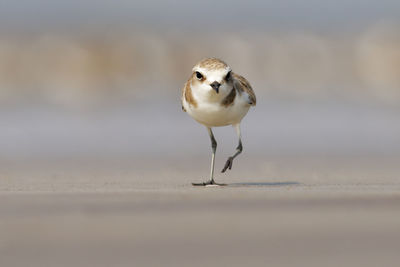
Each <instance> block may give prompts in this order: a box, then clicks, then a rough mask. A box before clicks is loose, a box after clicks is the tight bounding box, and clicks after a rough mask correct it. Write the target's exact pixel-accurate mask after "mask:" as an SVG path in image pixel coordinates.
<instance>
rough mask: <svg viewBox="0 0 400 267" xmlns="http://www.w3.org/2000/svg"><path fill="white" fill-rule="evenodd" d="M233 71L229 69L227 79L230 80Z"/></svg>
mask: <svg viewBox="0 0 400 267" xmlns="http://www.w3.org/2000/svg"><path fill="white" fill-rule="evenodd" d="M231 72H232V71H229V72H228V74H226V76H225V80H229V79H230V78H231Z"/></svg>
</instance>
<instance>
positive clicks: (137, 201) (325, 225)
mask: <svg viewBox="0 0 400 267" xmlns="http://www.w3.org/2000/svg"><path fill="white" fill-rule="evenodd" d="M49 162H52V161H51V160H48V161H46V162H36V163H35V164H32V165H29V164H25V165H24V166H25V168H24V169H20V168H18V166H22V165H18V164H15V165H13V164H11V163H10V162H9V163H7V164H4V165H3V166H2V167H3V168H2V171H1V172H2V173H1V180H0V191H1V193H0V229H1V232H0V265H1V266H10V267H11V266H243V265H246V264H250V265H251V266H266V265H272V266H293V265H295V266H396V265H397V264H398V262H399V260H400V256H399V254H398V248H399V247H400V231H399V225H400V212H399V205H400V194H399V192H400V183H399V180H398V173H399V167H398V166H397V165H396V164H395V163H396V162H398V159H396V158H392V159H386V160H384V161H383V160H378V159H359V158H358V159H355V158H352V159H350V158H347V159H346V160H344V159H332V158H329V159H326V158H321V157H319V158H306V159H299V158H296V157H286V158H275V159H274V158H267V159H265V160H256V159H254V158H251V157H247V158H246V157H243V159H242V160H241V161H238V162H237V164H236V166H235V168H234V170H233V171H231V172H230V173H228V174H225V175H221V174H218V176H217V179H219V181H221V182H226V183H228V184H229V186H226V187H219V188H194V187H192V186H191V185H190V182H193V181H198V180H201V179H202V177H204V175H206V174H207V169H206V168H204V167H203V166H202V165H207V158H206V157H204V158H199V159H195V158H189V159H188V158H187V159H185V160H176V159H172V160H171V159H170V160H168V161H165V160H162V159H152V160H150V159H146V158H141V159H125V160H122V159H120V160H115V161H107V162H108V163H105V162H103V161H101V160H98V161H93V160H86V161H85V160H82V161H80V162H77V161H71V160H70V161H67V160H65V161H63V162H58V163H57V162H55V161H53V162H52V164H49ZM196 162H197V163H196ZM220 163H221V162H220Z"/></svg>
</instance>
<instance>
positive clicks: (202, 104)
mask: <svg viewBox="0 0 400 267" xmlns="http://www.w3.org/2000/svg"><path fill="white" fill-rule="evenodd" d="M194 98H195V100H196V102H197V107H193V106H190V105H189V104H188V103H187V102H186V101H183V105H184V108H185V109H186V111H187V113H188V114H189V115H190V116H191V117H192V118H193V119H195V120H196V121H198V122H199V123H201V124H203V125H205V126H207V127H217V126H226V125H230V124H236V123H240V121H241V120H242V119H243V117H244V116H245V115H246V114H247V112H248V111H249V108H250V105H249V104H248V101H247V99H248V96H247V95H246V94H245V93H242V94H241V95H239V94H238V93H237V94H236V97H235V100H234V102H233V104H231V105H229V106H228V107H225V106H223V105H221V102H222V101H217V102H214V101H213V102H210V101H205V100H204V99H201V97H200V98H199V97H196V96H195V95H194Z"/></svg>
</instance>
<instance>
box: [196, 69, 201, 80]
mask: <svg viewBox="0 0 400 267" xmlns="http://www.w3.org/2000/svg"><path fill="white" fill-rule="evenodd" d="M196 78H197V79H199V80H201V79H203V75H202V74H201V73H200V72H198V71H196Z"/></svg>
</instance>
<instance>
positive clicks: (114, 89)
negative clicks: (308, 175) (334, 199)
mask: <svg viewBox="0 0 400 267" xmlns="http://www.w3.org/2000/svg"><path fill="white" fill-rule="evenodd" d="M399 18H400V2H399V1H395V0H382V1H361V0H360V1H358V0H353V1H348V0H337V1H317V0H307V1H253V0H250V1H245V2H244V1H236V0H230V1H225V0H222V1H217V2H215V1H211V0H203V1H201V2H195V1H193V2H190V1H174V0H166V1H161V0H157V1H125V0H116V1H104V0H99V1H93V0H83V1H82V0H80V1H75V0H71V1H47V0H35V1H28V0H26V1H25V0H21V1H11V0H4V1H1V3H0V158H1V159H3V160H6V161H7V160H11V161H16V160H18V161H19V160H28V161H29V160H33V159H39V158H43V159H49V158H51V159H54V158H60V159H66V158H79V157H82V158H91V157H105V158H108V157H110V158H112V157H121V158H130V157H144V156H148V157H158V156H160V157H164V156H166V155H171V151H173V152H174V153H173V154H172V155H176V156H177V158H179V157H182V156H184V155H189V156H190V155H193V156H198V155H204V156H205V155H208V154H209V150H208V148H207V149H205V147H207V146H208V145H209V140H208V136H207V133H206V131H205V129H203V128H204V127H202V126H200V125H198V124H197V123H195V122H194V121H192V120H191V118H189V116H187V114H185V113H183V112H181V107H180V90H181V87H182V85H183V84H184V83H185V81H186V80H187V78H188V77H189V75H190V73H191V68H192V66H193V65H194V64H195V63H196V62H197V61H199V60H200V59H202V58H204V57H218V58H221V59H223V60H224V61H226V62H227V63H228V64H229V65H231V67H232V68H233V70H234V71H236V72H238V73H240V74H242V75H243V76H245V77H246V78H247V79H248V80H249V81H250V82H251V84H252V85H253V88H254V90H255V92H256V94H257V97H258V103H257V107H256V108H255V109H252V110H251V111H250V112H249V114H248V116H247V117H246V118H245V119H244V121H243V126H242V127H243V136H244V146H245V151H246V150H247V151H248V152H249V154H251V155H258V156H266V155H270V156H271V155H272V156H273V155H304V154H307V155H309V154H310V155H358V156H360V155H375V156H376V155H378V156H382V155H389V156H390V155H398V154H399V153H400V123H399V122H400V30H399V29H400V20H399ZM216 134H217V140H222V139H223V140H224V141H220V148H221V149H222V150H225V151H227V153H228V151H229V153H230V152H231V151H233V149H234V147H235V145H236V140H235V139H236V137H235V134H234V132H233V131H232V130H231V129H227V130H226V129H222V130H217V133H216ZM194 140H195V141H194Z"/></svg>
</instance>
